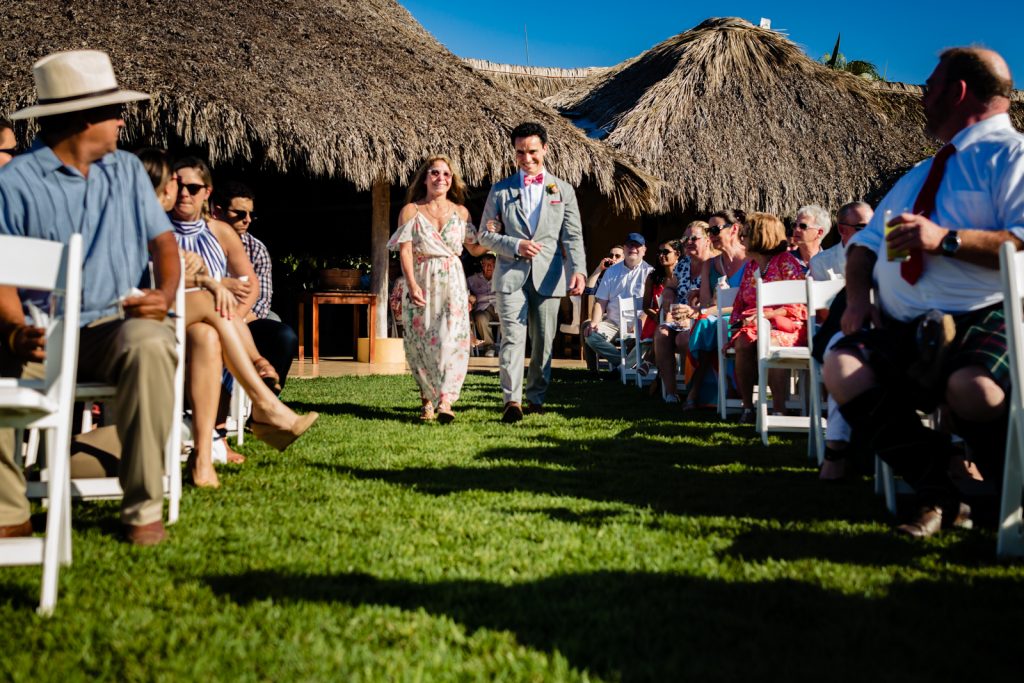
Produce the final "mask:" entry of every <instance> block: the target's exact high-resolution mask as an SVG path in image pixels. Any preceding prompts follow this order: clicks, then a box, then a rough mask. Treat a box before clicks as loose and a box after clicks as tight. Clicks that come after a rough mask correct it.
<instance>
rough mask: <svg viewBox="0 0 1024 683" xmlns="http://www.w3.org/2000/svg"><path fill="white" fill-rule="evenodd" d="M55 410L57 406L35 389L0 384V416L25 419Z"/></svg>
mask: <svg viewBox="0 0 1024 683" xmlns="http://www.w3.org/2000/svg"><path fill="white" fill-rule="evenodd" d="M55 412H57V406H56V405H55V404H54V402H53V401H51V400H50V399H49V398H47V397H46V396H45V395H44V394H40V393H39V391H37V390H36V389H32V388H29V387H22V386H16V387H11V386H0V416H2V417H4V418H5V419H6V418H18V417H21V418H24V419H25V420H26V421H27V420H31V419H33V418H36V417H42V416H44V415H47V414H50V413H55Z"/></svg>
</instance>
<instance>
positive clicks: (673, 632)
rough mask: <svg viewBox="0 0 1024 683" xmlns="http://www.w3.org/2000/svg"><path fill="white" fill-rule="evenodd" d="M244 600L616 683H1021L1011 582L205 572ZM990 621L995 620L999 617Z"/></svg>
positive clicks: (1020, 593) (1018, 589) (1023, 622)
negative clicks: (393, 618)
mask: <svg viewBox="0 0 1024 683" xmlns="http://www.w3.org/2000/svg"><path fill="white" fill-rule="evenodd" d="M206 581H207V582H208V584H209V585H210V586H211V588H212V589H213V590H214V591H215V592H216V593H218V594H220V595H223V596H227V597H228V598H229V599H230V600H232V601H234V602H236V603H238V604H241V605H248V604H250V603H256V602H262V601H267V600H272V601H273V602H275V603H298V602H316V603H324V604H335V603H343V604H346V605H354V606H359V605H387V606H393V607H398V608H400V609H403V610H408V611H416V610H420V609H423V610H425V611H427V612H429V613H431V614H434V615H438V616H445V617H450V618H451V619H454V620H455V621H457V622H458V623H460V624H462V625H463V626H464V627H465V628H466V629H467V630H468V631H469V632H470V633H472V632H474V631H477V630H478V629H482V628H486V629H490V630H496V631H508V632H511V633H512V634H513V635H514V636H515V637H516V639H517V640H518V641H519V642H520V643H522V644H524V645H526V646H529V647H532V648H534V649H537V650H540V651H545V652H552V653H554V652H558V653H561V654H562V655H564V656H565V657H566V658H567V659H568V660H569V662H570V664H572V665H573V666H574V667H577V668H579V669H586V670H589V671H590V672H592V673H594V674H596V675H598V676H601V677H607V678H609V679H615V680H619V679H621V680H623V681H670V680H723V681H737V680H744V679H749V678H753V677H756V678H758V679H762V680H773V679H779V680H781V679H785V680H819V679H824V680H830V681H833V680H839V681H845V680H849V681H863V680H893V681H895V680H929V679H933V678H934V679H939V680H957V679H962V680H977V679H981V680H999V679H1003V678H1005V679H1006V680H1017V679H1018V678H1019V675H1020V668H1019V661H1018V658H1016V657H1012V656H1011V657H1007V656H1005V655H1006V651H1005V647H1006V646H1007V645H1008V643H1004V642H1002V638H1001V637H997V636H996V633H995V631H994V630H993V627H994V625H995V623H999V624H1000V628H999V632H1000V633H1002V634H1012V633H1018V634H1019V633H1020V632H1021V628H1022V626H1024V586H1022V585H1021V583H1020V582H1019V581H1012V580H1000V579H976V580H975V581H973V582H971V584H969V585H968V584H966V583H963V582H960V581H957V580H950V581H936V582H920V581H919V582H916V583H895V584H893V585H892V586H891V587H890V588H889V590H888V594H887V595H885V596H884V597H880V598H877V599H867V598H864V597H860V596H846V595H843V594H840V593H838V592H835V591H829V590H823V589H821V588H818V587H816V586H811V585H807V584H803V583H797V582H795V581H789V580H782V581H762V582H756V581H755V582H749V583H748V582H721V581H709V580H706V579H697V578H690V577H684V576H678V575H666V574H654V573H644V572H638V573H629V572H618V571H608V572H595V573H591V574H576V575H565V576H555V577H551V578H546V579H543V580H540V581H534V582H528V583H522V584H514V585H502V584H498V583H492V582H487V581H473V580H461V581H444V582H437V583H420V582H415V581H408V580H399V579H380V578H376V577H374V576H368V575H365V574H354V573H352V574H338V575H303V574H288V573H279V572H274V571H254V572H248V573H242V574H238V575H222V576H210V577H207V579H206ZM996 615H1002V616H1001V617H997V616H996Z"/></svg>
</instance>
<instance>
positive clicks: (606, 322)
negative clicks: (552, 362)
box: [583, 232, 653, 379]
mask: <svg viewBox="0 0 1024 683" xmlns="http://www.w3.org/2000/svg"><path fill="white" fill-rule="evenodd" d="M646 253H647V246H646V242H645V240H644V236H643V235H641V234H640V233H637V232H631V233H629V235H628V236H627V237H626V244H625V257H624V258H623V260H622V261H621V262H619V263H616V264H615V265H613V266H611V267H609V268H608V269H607V270H606V271H605V273H604V275H603V276H602V278H601V284H600V285H598V287H597V295H596V301H595V302H594V309H593V315H592V316H591V320H590V321H589V322H588V323H587V325H586V327H585V329H584V330H583V337H584V339H586V342H587V346H589V347H590V348H591V349H593V350H594V351H595V352H596V353H597V354H598V355H599V356H601V357H603V358H605V359H606V360H607V361H608V363H609V364H610V365H611V369H612V372H611V373H610V375H609V379H614V378H615V377H616V376H617V370H618V366H619V350H618V348H616V346H615V345H614V343H613V342H615V341H617V340H618V338H619V329H620V327H621V324H622V321H621V320H620V319H619V298H620V297H627V296H631V297H633V299H635V300H636V301H637V302H639V301H640V298H641V297H642V296H643V293H644V282H645V281H646V280H647V276H648V275H650V273H651V270H653V268H652V266H651V265H650V264H649V263H646V262H645V261H644V260H643V259H644V254H646ZM595 320H596V321H597V322H594V321H595Z"/></svg>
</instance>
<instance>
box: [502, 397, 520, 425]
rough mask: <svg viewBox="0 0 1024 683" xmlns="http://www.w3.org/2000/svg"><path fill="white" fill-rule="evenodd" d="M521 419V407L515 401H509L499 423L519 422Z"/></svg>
mask: <svg viewBox="0 0 1024 683" xmlns="http://www.w3.org/2000/svg"><path fill="white" fill-rule="evenodd" d="M522 419H523V407H522V406H521V405H519V403H518V402H517V401H509V402H508V403H506V404H505V410H504V411H503V412H502V413H501V421H502V422H506V423H509V424H511V423H513V422H519V421H520V420H522Z"/></svg>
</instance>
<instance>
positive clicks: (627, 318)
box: [618, 296, 640, 384]
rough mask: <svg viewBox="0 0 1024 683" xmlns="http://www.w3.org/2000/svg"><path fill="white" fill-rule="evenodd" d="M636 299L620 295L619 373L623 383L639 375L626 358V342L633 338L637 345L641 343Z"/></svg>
mask: <svg viewBox="0 0 1024 683" xmlns="http://www.w3.org/2000/svg"><path fill="white" fill-rule="evenodd" d="M638 308H639V307H638V306H637V305H636V299H634V298H633V297H631V296H620V297H619V339H618V346H619V373H620V376H621V377H622V383H623V384H629V383H630V382H635V381H636V378H637V377H638V374H637V371H636V367H631V366H630V364H629V363H627V362H626V360H627V359H628V358H629V355H628V354H629V352H628V351H627V350H626V349H627V347H628V344H627V343H626V342H628V341H630V340H633V341H634V342H635V346H639V345H640V343H639V342H640V322H639V321H640V317H639V316H638V315H637V309H638Z"/></svg>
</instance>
